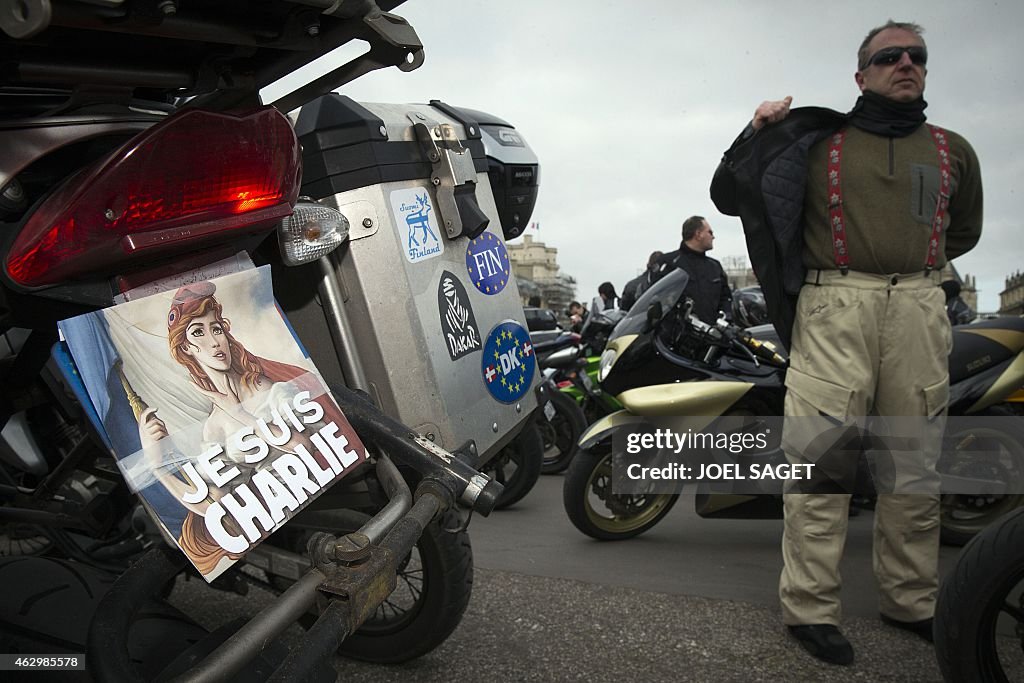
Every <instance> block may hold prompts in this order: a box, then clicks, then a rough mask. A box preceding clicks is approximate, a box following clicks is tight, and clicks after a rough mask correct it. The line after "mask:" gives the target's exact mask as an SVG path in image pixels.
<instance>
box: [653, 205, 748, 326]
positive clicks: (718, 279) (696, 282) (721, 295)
mask: <svg viewBox="0 0 1024 683" xmlns="http://www.w3.org/2000/svg"><path fill="white" fill-rule="evenodd" d="M714 244H715V233H714V231H713V230H712V229H711V226H710V225H709V224H708V222H707V220H705V219H704V217H703V216H690V217H689V218H687V219H686V220H685V221H683V241H682V243H681V244H680V245H679V249H677V250H676V251H670V252H668V253H666V254H664V255H663V256H662V257H661V269H660V272H659V277H660V276H661V275H664V274H665V273H667V272H668V271H669V270H672V269H673V268H681V269H682V270H685V271H686V274H687V275H689V276H690V281H689V282H688V283H687V285H686V289H685V290H684V294H685V295H686V296H687V297H689V298H690V299H693V314H694V315H696V316H697V317H698V318H700V319H701V320H703V321H704V322H706V323H708V324H709V325H714V324H715V322H716V321H717V320H718V317H719V313H724V314H725V315H726V317H727V318H728V317H729V316H731V315H732V290H730V289H729V279H728V278H727V277H726V276H725V270H724V269H723V268H722V264H721V263H719V262H718V261H716V260H715V259H713V258H711V257H710V256H708V255H707V252H709V251H711V249H712V248H714Z"/></svg>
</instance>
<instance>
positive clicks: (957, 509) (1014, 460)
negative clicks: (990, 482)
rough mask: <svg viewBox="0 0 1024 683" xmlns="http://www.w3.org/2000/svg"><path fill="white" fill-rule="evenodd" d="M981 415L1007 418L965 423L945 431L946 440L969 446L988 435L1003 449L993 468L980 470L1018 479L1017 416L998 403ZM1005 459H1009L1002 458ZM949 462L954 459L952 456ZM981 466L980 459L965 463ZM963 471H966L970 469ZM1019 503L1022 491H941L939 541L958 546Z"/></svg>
mask: <svg viewBox="0 0 1024 683" xmlns="http://www.w3.org/2000/svg"><path fill="white" fill-rule="evenodd" d="M983 415H984V416H992V417H1005V418H1007V419H1005V420H991V421H990V423H991V424H986V425H983V426H978V427H974V426H968V427H966V428H965V429H964V430H963V431H962V432H953V433H951V434H948V435H947V437H946V441H947V442H948V443H955V444H960V443H967V444H968V446H967V447H968V448H969V447H971V446H970V445H969V444H970V442H972V441H973V440H975V439H977V438H984V439H988V440H989V442H991V443H995V444H997V445H998V446H999V448H1000V450H1001V451H1002V453H1003V455H1002V461H1003V462H1001V464H993V465H991V467H992V468H994V469H991V471H990V470H986V471H984V472H980V474H981V475H982V476H985V477H987V478H992V479H996V480H1000V481H1009V480H1011V479H1014V480H1019V478H1020V473H1021V472H1024V428H1022V426H1021V424H1020V423H1021V419H1020V418H1019V417H1016V416H1014V415H1013V413H1012V412H1010V411H1008V410H1006V409H1005V408H1002V407H1000V406H994V407H992V408H989V409H988V410H987V411H985V413H984V414H983ZM943 459H945V456H944V458H943ZM1007 459H1009V460H1010V462H1005V461H1006V460H1007ZM974 460H976V458H975V459H974ZM952 462H954V463H955V462H956V459H955V457H954V458H953V459H952ZM983 466H984V465H983V464H981V463H976V464H974V465H970V466H969V467H975V468H977V467H983ZM1007 467H1008V468H1009V469H1012V470H1013V474H1012V476H1011V475H1009V474H1008V473H1007V472H1006V471H1005V469H1006V468H1007ZM939 469H940V471H941V470H942V469H943V461H942V460H940V462H939ZM966 474H970V470H969V471H968V472H966ZM1021 506H1024V495H1021V494H1004V495H988V496H975V495H966V494H946V495H943V496H942V501H941V513H940V515H941V516H940V520H941V536H940V538H941V540H942V543H943V544H945V545H951V546H962V545H964V544H965V543H967V542H968V541H970V540H971V539H972V538H974V536H975V535H977V534H978V532H980V531H981V530H982V529H984V528H986V527H987V526H989V525H990V524H992V523H993V522H994V521H995V520H997V519H999V518H1000V517H1002V516H1003V515H1005V514H1006V513H1007V512H1010V511H1011V510H1015V509H1016V508H1019V507H1021Z"/></svg>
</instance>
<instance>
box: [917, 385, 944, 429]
mask: <svg viewBox="0 0 1024 683" xmlns="http://www.w3.org/2000/svg"><path fill="white" fill-rule="evenodd" d="M921 391H922V392H923V393H924V411H925V415H927V416H928V419H929V420H931V419H933V418H935V417H936V416H938V415H939V414H940V413H942V411H943V410H945V409H946V406H947V405H949V378H948V377H946V378H944V379H943V380H942V381H941V382H937V383H935V384H933V385H931V386H928V387H925V388H924V389H922V390H921Z"/></svg>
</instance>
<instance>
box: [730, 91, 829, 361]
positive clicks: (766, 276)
mask: <svg viewBox="0 0 1024 683" xmlns="http://www.w3.org/2000/svg"><path fill="white" fill-rule="evenodd" d="M845 121H846V115H845V114H841V113H839V112H837V111H833V110H832V109H824V108H822V107H799V108H797V109H793V110H791V111H790V113H789V116H787V117H786V118H785V119H783V120H782V121H780V122H779V123H776V124H772V125H769V126H765V127H764V128H762V129H760V130H758V131H755V130H754V129H753V128H751V127H750V126H749V125H748V126H747V128H746V129H745V130H744V131H743V132H742V133H740V136H739V137H737V138H736V140H735V141H734V142H733V143H732V146H731V147H730V148H729V149H728V150H727V151H726V152H725V155H724V156H723V157H722V162H721V163H720V164H719V165H718V169H717V170H716V171H715V176H714V179H713V180H712V181H711V200H712V201H713V202H714V203H715V206H716V207H717V208H718V210H719V211H721V212H722V213H724V214H726V215H728V216H739V217H740V220H741V221H742V222H743V233H744V236H745V237H746V241H747V253H748V254H749V256H750V264H751V266H752V267H753V269H754V275H755V276H756V277H757V280H758V282H759V283H760V284H761V291H762V292H763V293H764V299H765V305H766V307H767V308H768V316H769V317H770V318H771V320H772V323H774V325H775V329H776V331H777V332H778V334H779V338H780V339H781V340H782V343H783V344H785V345H786V347H787V348H788V347H789V343H790V339H791V336H792V330H793V321H794V320H795V319H796V300H797V295H798V294H799V293H800V287H801V286H803V283H804V277H805V275H806V270H805V269H804V265H803V251H802V250H803V232H802V231H803V226H802V217H803V205H804V188H805V185H806V182H807V152H808V150H810V148H811V147H812V146H813V145H814V143H816V142H818V141H819V140H821V139H822V138H824V137H825V136H827V135H829V134H830V133H832V132H834V131H836V130H838V129H839V128H840V127H841V126H842V125H843V123H844V122H845Z"/></svg>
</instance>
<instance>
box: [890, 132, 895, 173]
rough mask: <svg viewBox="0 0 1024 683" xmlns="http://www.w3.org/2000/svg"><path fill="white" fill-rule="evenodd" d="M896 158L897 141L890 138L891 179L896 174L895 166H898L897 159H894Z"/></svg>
mask: <svg viewBox="0 0 1024 683" xmlns="http://www.w3.org/2000/svg"><path fill="white" fill-rule="evenodd" d="M895 156H896V141H895V140H893V139H892V138H889V176H890V177H892V175H893V174H894V173H895V172H896V169H895V168H894V166H895V165H896V159H895V158H894V157H895Z"/></svg>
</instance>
